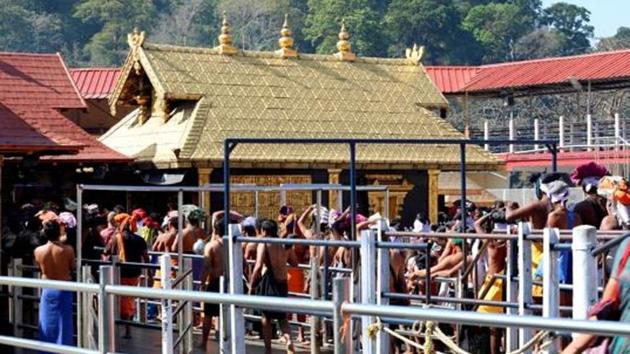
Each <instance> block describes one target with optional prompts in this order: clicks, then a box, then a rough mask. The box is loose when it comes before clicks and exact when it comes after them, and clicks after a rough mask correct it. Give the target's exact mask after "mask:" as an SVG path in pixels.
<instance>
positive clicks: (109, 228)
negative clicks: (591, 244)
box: [13, 164, 630, 353]
mask: <svg viewBox="0 0 630 354" xmlns="http://www.w3.org/2000/svg"><path fill="white" fill-rule="evenodd" d="M571 184H577V185H580V186H582V189H583V191H584V195H585V197H584V199H583V200H582V201H580V202H578V203H576V204H575V205H571V204H570V203H569V186H570V185H571ZM536 196H537V198H536V201H534V202H532V203H529V204H527V205H522V206H521V205H518V204H517V203H514V202H510V201H497V202H496V203H495V204H494V205H493V206H492V207H490V208H479V207H477V206H476V205H475V204H474V203H471V202H470V201H459V202H458V203H456V204H455V205H454V207H453V208H452V209H451V210H450V212H449V213H444V214H442V215H441V217H440V219H441V220H440V222H439V223H436V224H430V223H429V222H428V221H427V220H425V218H423V217H421V216H418V218H417V220H416V221H415V222H414V225H413V230H414V231H418V232H423V233H424V234H423V236H422V237H418V238H413V239H403V238H397V239H396V240H395V241H400V242H402V243H404V242H424V241H431V243H432V245H433V247H432V248H431V250H430V252H428V253H425V252H419V251H413V250H409V249H404V247H403V248H401V249H397V250H395V249H392V250H390V257H389V259H390V292H393V293H399V294H424V292H425V289H426V288H427V287H426V285H427V284H426V282H427V280H428V281H430V284H429V289H430V291H431V292H432V294H433V295H442V296H453V292H452V286H448V285H445V284H447V283H441V282H438V280H439V279H440V278H444V277H446V278H449V277H454V276H456V275H457V274H458V273H460V272H462V271H463V270H464V269H463V266H464V264H471V262H472V261H473V260H474V259H475V258H478V259H479V260H480V261H479V262H477V265H476V267H477V269H476V270H475V272H471V274H476V276H471V277H470V278H467V279H464V281H466V282H467V283H468V285H469V286H470V287H472V288H474V289H476V290H477V291H476V294H478V295H477V296H478V299H481V300H492V301H501V300H504V293H505V292H504V287H505V284H504V282H503V281H502V279H501V275H503V274H504V272H505V266H506V255H507V245H506V243H505V241H503V240H492V239H489V240H484V241H479V240H477V241H475V242H471V243H469V244H468V245H467V246H468V247H467V248H468V249H471V250H472V254H464V248H465V247H464V244H465V243H468V242H469V240H467V239H465V238H463V237H461V235H454V237H444V236H443V235H442V236H440V237H432V236H431V234H432V233H442V234H448V233H455V234H461V233H475V232H476V233H490V232H494V231H499V232H503V233H505V232H511V231H512V232H515V230H514V225H515V223H516V222H518V221H526V222H529V223H530V226H531V228H533V229H542V228H545V227H553V228H559V229H571V228H573V227H575V226H578V225H583V224H587V225H592V226H594V227H596V228H598V229H600V230H616V229H627V228H629V227H630V191H629V188H628V183H627V181H626V180H625V179H624V178H622V177H620V176H610V175H609V173H608V171H606V170H605V168H602V167H601V166H599V165H596V164H588V165H584V166H580V167H579V168H577V169H576V170H575V171H573V173H572V174H571V175H567V174H560V173H554V174H548V175H545V176H541V178H539V179H538V180H537V181H536ZM63 209H64V208H63V207H61V208H59V207H54V206H46V207H44V208H42V209H41V210H37V208H34V207H33V206H32V205H26V206H24V207H23V208H22V209H21V211H20V212H21V215H22V216H21V217H22V219H21V220H23V222H22V226H23V228H24V230H25V232H27V233H26V235H30V236H28V237H27V240H28V241H27V242H25V241H24V240H22V239H19V237H18V238H16V240H14V245H13V247H16V249H20V248H18V246H19V245H21V244H22V246H20V247H25V246H24V244H30V245H33V244H36V245H37V246H38V247H37V248H36V249H35V252H34V261H35V262H36V264H38V265H39V266H40V268H41V272H42V277H43V278H45V279H54V280H70V279H71V278H72V275H71V274H72V271H73V267H74V266H75V260H74V253H75V250H74V249H73V248H74V247H75V240H76V237H77V235H76V219H75V218H74V215H73V213H72V211H71V210H63ZM169 209H171V210H170V211H169V212H168V213H167V214H166V215H165V216H164V217H163V218H162V217H161V215H157V214H149V213H147V212H146V211H145V210H143V209H135V210H132V211H131V212H130V213H127V212H126V210H125V209H124V208H123V207H121V206H116V207H114V208H112V209H111V210H107V209H101V208H99V207H98V206H96V205H91V206H88V207H87V208H86V219H85V220H84V225H86V228H85V229H86V230H85V233H84V235H82V236H83V239H84V242H83V244H84V248H83V254H84V257H85V258H91V259H101V260H105V261H107V260H111V258H112V256H117V257H118V260H119V261H120V262H122V263H123V264H122V268H121V283H122V284H123V285H129V286H138V284H139V278H140V274H141V272H140V268H138V267H132V266H128V267H125V266H124V263H125V262H133V263H148V262H152V259H151V257H150V256H149V254H148V250H153V251H155V252H177V251H178V244H179V240H178V237H179V234H180V233H179V225H178V216H179V215H178V211H177V210H176V208H174V207H173V206H172V205H171V206H170V208H169ZM182 212H183V214H184V215H183V218H184V221H185V226H184V229H183V230H182V233H181V234H182V237H183V239H182V242H181V244H182V245H183V249H182V251H183V252H184V253H186V254H200V255H203V259H195V262H194V263H193V276H194V278H195V279H198V280H199V281H200V284H201V286H200V288H199V290H200V291H208V292H219V291H220V290H221V289H220V278H221V276H223V275H224V274H225V271H226V269H225V259H224V257H225V247H226V245H224V241H223V240H224V220H225V218H228V219H229V222H230V223H233V224H238V225H240V228H241V232H242V234H244V235H245V236H250V237H261V238H276V237H278V238H304V239H327V240H346V239H359V238H360V237H361V232H362V231H363V230H366V229H369V228H374V229H380V230H385V231H396V230H399V231H402V230H403V226H402V225H401V223H400V222H399V221H396V220H392V221H390V220H386V219H384V218H382V217H381V216H380V215H379V214H378V213H375V214H373V215H369V216H363V215H356V219H355V220H354V222H355V224H356V228H355V230H356V234H355V235H351V224H352V220H351V213H350V210H349V209H346V210H344V211H337V210H333V209H328V208H326V207H323V206H320V207H318V206H317V205H312V206H309V207H307V208H305V209H304V210H303V211H302V212H301V213H296V211H294V210H293V208H292V207H290V206H283V207H282V208H281V209H280V210H279V212H278V215H277V217H276V218H275V219H256V218H254V217H253V216H245V215H241V214H240V213H238V212H236V211H230V212H228V213H225V212H224V211H218V212H215V213H214V214H212V215H211V216H210V217H207V215H206V214H205V213H204V211H203V210H201V209H200V208H197V207H195V206H186V208H185V210H182ZM462 213H465V215H464V218H463V217H462ZM464 219H465V220H466V221H465V222H464V221H463V220H464ZM204 225H210V229H211V230H210V232H209V233H207V232H206V231H205V229H204ZM33 234H36V235H38V236H33ZM436 236H437V235H436ZM629 247H630V245H629V242H628V241H626V242H623V243H622V244H621V246H620V247H619V250H618V252H617V256H616V257H615V262H614V266H613V271H612V273H611V274H612V278H611V280H610V282H609V284H608V285H607V287H606V291H605V293H604V299H614V300H615V301H617V303H618V312H620V314H619V317H620V318H621V319H625V318H627V317H628V316H630V312H627V311H626V310H625V309H626V307H628V303H627V301H626V300H625V299H626V297H627V296H626V294H627V290H628V289H630V281H629V280H627V276H628V274H629V273H628V272H627V267H626V260H627V258H628V255H630V252H628V249H629ZM324 252H328V254H327V257H324ZM542 252H543V249H542V244H540V243H533V245H532V265H531V266H532V273H533V274H534V276H535V277H537V278H540V277H541V276H542V259H543V257H542ZM315 257H316V258H315ZM425 257H429V259H428V264H429V265H430V271H428V270H427V269H425V264H427V262H426V261H427V259H426V258H425ZM243 258H244V260H245V261H246V266H245V268H244V273H245V274H244V275H245V277H246V281H245V289H246V292H247V293H249V294H255V295H262V296H279V297H288V296H291V294H292V293H307V292H309V289H310V287H311V285H312V284H310V277H309V276H308V273H307V272H305V271H303V270H301V269H299V268H297V267H296V266H297V265H298V264H307V263H308V262H309V260H310V259H311V258H313V259H318V260H319V262H320V264H322V265H323V262H324V260H325V259H327V260H328V264H327V265H328V266H329V267H340V268H350V269H352V268H353V266H354V265H353V264H352V261H353V257H352V252H351V250H350V249H348V248H345V247H327V248H323V247H304V246H300V245H295V246H292V247H284V246H280V245H276V244H264V243H260V244H258V243H250V244H244V245H243ZM559 258H560V259H559V267H558V268H559V279H560V281H561V282H562V283H567V284H569V283H571V282H572V274H571V255H570V253H569V252H567V253H562V254H561V256H560V257H559ZM153 261H154V260H153ZM358 261H359V262H360V257H359V260H358ZM172 262H173V265H177V259H176V258H173V260H172ZM427 274H430V277H431V278H430V279H427ZM160 276H161V274H159V271H158V272H157V273H155V274H152V279H151V280H150V281H149V284H150V286H154V287H160V286H161V284H160V282H159V279H160ZM337 276H341V275H337ZM326 286H328V287H330V284H326ZM533 293H534V297H535V300H537V301H540V298H541V296H542V289H541V288H540V287H535V288H534V289H533ZM72 297H73V295H72V294H71V293H69V292H64V291H51V290H49V289H45V290H44V292H43V293H42V298H41V303H40V308H39V327H40V329H39V332H40V338H41V339H42V340H45V341H49V342H54V343H58V344H70V345H71V344H72V335H71V334H72V333H73V328H72V324H73V321H72V317H71V316H72V311H69V310H68V308H71V306H72ZM390 303H391V304H392V305H399V306H410V305H411V304H412V303H411V302H410V301H409V300H407V299H398V298H395V299H391V301H390ZM561 303H562V304H565V305H570V297H568V296H566V294H565V293H562V294H561ZM120 304H121V306H120V312H121V313H120V315H121V318H122V319H125V320H133V318H134V316H135V313H136V309H135V300H134V299H133V298H130V297H124V298H121V301H120ZM470 310H475V311H478V312H482V313H502V312H503V308H501V307H498V306H486V305H484V306H476V307H472V308H470ZM218 316H219V307H218V305H213V304H204V306H203V319H202V318H201V317H199V318H198V321H199V322H200V323H201V328H202V340H201V343H200V346H201V347H202V348H206V347H207V341H208V339H209V338H210V334H211V332H212V329H213V328H214V330H215V334H216V333H217V323H218ZM261 317H262V325H261V327H260V328H258V331H257V332H259V334H260V335H261V336H262V338H263V339H264V342H265V349H266V351H267V352H268V353H270V352H271V341H272V338H273V337H274V331H273V322H274V321H277V322H278V324H279V330H280V332H281V337H280V339H281V340H282V342H283V343H284V345H286V350H287V352H290V353H291V352H294V345H295V342H294V341H293V339H292V335H291V334H292V333H291V329H290V327H289V322H288V320H289V319H290V318H292V315H291V314H288V315H287V314H286V313H278V312H273V311H262V313H261ZM595 317H597V316H595V315H594V318H595ZM297 319H298V320H299V321H302V322H303V321H305V317H304V316H299V317H298V318H297ZM321 330H322V331H325V330H326V327H325V326H323V328H322V329H321ZM502 332H503V331H502V330H500V329H491V330H490V331H483V332H481V334H480V335H479V336H477V338H475V340H476V341H477V342H476V343H477V344H476V347H475V348H474V349H475V350H474V351H475V352H479V353H501V352H505V350H504V348H505V346H504V344H503V343H504V341H503V339H504V336H503V333H502ZM130 335H131V333H130V331H129V327H128V326H127V327H126V329H125V337H126V338H129V337H130ZM304 340H305V337H304V330H303V327H300V328H299V330H298V337H297V340H296V342H297V343H300V342H303V341H304ZM600 342H601V341H600ZM596 343H598V341H597V338H595V337H593V336H585V337H579V338H578V339H576V340H575V341H573V342H572V343H570V344H568V343H566V348H565V353H579V352H582V351H584V350H585V349H586V348H588V347H589V346H592V345H595V344H596ZM611 348H614V351H613V353H623V352H627V351H628V350H630V344H627V343H626V341H625V340H624V339H615V340H614V341H613V342H612V344H611ZM471 349H473V348H471ZM391 350H392V352H396V353H398V352H413V348H411V347H407V346H406V345H405V344H404V343H402V342H399V341H397V340H392V348H391Z"/></svg>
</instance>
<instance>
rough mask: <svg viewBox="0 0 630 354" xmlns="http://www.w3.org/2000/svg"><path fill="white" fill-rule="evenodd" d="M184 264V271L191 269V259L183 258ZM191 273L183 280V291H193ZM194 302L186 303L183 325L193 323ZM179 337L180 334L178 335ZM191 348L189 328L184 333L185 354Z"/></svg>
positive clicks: (190, 329) (190, 330)
mask: <svg viewBox="0 0 630 354" xmlns="http://www.w3.org/2000/svg"><path fill="white" fill-rule="evenodd" d="M184 264H185V266H186V268H185V269H193V259H192V258H185V259H184ZM193 280H194V279H193V273H192V272H190V274H188V276H187V277H186V280H184V284H185V289H186V290H187V291H193V290H194V287H193ZM193 305H194V302H193V301H188V302H187V303H186V308H185V309H184V316H185V317H184V323H186V325H189V324H190V325H192V323H193V321H194V314H193V308H194V306H193ZM180 335H181V334H180ZM193 347H194V342H193V328H192V327H190V328H189V329H188V332H186V340H185V348H186V349H185V353H186V354H188V353H192V351H193Z"/></svg>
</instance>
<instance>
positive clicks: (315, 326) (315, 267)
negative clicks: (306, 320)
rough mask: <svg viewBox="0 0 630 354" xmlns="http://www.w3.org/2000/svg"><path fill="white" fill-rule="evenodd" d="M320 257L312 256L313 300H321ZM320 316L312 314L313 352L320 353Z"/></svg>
mask: <svg viewBox="0 0 630 354" xmlns="http://www.w3.org/2000/svg"><path fill="white" fill-rule="evenodd" d="M319 288H320V285H319V257H318V256H315V257H314V258H311V300H319V298H320V296H319V290H320V289H319ZM319 329H320V318H319V316H311V353H314V354H318V353H319V349H320V343H319Z"/></svg>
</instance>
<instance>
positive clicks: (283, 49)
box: [276, 14, 297, 58]
mask: <svg viewBox="0 0 630 354" xmlns="http://www.w3.org/2000/svg"><path fill="white" fill-rule="evenodd" d="M280 35H281V37H280V39H278V44H279V45H280V49H279V50H277V51H276V53H277V54H279V55H280V56H282V57H283V58H295V57H297V51H296V50H295V49H293V38H292V37H291V30H290V29H289V15H288V14H284V23H283V24H282V30H280Z"/></svg>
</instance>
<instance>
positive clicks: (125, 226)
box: [105, 213, 149, 339]
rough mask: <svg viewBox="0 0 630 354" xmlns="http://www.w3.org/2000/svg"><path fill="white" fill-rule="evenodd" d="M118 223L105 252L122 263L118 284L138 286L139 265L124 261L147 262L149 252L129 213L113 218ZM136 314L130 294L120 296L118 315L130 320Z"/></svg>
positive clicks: (128, 335)
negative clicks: (128, 264)
mask: <svg viewBox="0 0 630 354" xmlns="http://www.w3.org/2000/svg"><path fill="white" fill-rule="evenodd" d="M114 219H115V222H116V224H117V225H118V232H117V233H116V235H115V236H114V238H113V239H112V242H110V243H109V245H108V246H107V248H106V250H105V252H106V253H107V254H110V255H114V254H116V255H118V260H119V261H120V262H121V263H123V265H122V267H121V268H120V285H128V286H138V283H139V281H140V275H141V274H142V269H141V268H140V267H134V266H125V265H124V263H125V262H133V263H148V262H149V254H148V252H147V243H146V242H145V241H144V239H143V238H142V237H140V236H138V235H136V234H135V232H136V230H137V229H136V227H137V225H138V223H137V222H136V221H137V220H136V219H135V218H134V217H132V216H130V215H129V214H125V213H121V214H118V215H116V217H115V218H114ZM135 314H136V304H135V299H134V298H133V297H130V296H121V297H120V317H121V318H122V319H123V320H127V321H130V320H132V319H133V317H134V315H135ZM123 338H125V339H130V338H131V329H130V327H129V325H125V335H124V337H123Z"/></svg>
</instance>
